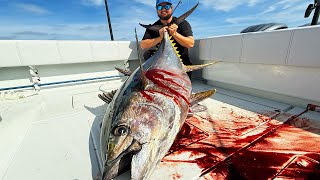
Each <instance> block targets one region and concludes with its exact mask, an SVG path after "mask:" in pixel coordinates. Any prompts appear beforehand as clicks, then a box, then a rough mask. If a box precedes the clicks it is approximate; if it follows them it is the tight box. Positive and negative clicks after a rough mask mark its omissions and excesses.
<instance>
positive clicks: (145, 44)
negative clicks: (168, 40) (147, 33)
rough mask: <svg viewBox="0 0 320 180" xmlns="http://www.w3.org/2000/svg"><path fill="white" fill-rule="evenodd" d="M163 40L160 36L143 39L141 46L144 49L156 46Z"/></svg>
mask: <svg viewBox="0 0 320 180" xmlns="http://www.w3.org/2000/svg"><path fill="white" fill-rule="evenodd" d="M161 41H162V38H160V37H157V38H154V39H145V40H142V41H141V43H140V46H141V48H142V49H149V48H152V47H154V46H156V45H157V44H159V43H160V42H161Z"/></svg>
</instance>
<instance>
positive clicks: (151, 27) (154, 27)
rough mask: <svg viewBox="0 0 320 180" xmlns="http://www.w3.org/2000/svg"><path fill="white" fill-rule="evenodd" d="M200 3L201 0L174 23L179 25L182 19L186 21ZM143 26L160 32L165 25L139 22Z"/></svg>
mask: <svg viewBox="0 0 320 180" xmlns="http://www.w3.org/2000/svg"><path fill="white" fill-rule="evenodd" d="M198 5H199V2H198V3H197V4H196V5H195V6H194V7H193V8H191V9H190V10H189V11H187V12H186V13H184V14H183V15H181V16H180V17H178V19H177V20H176V21H174V22H173V23H175V24H176V25H179V24H180V23H181V22H182V21H184V20H185V19H186V18H187V17H188V16H189V15H190V14H191V13H192V12H193V11H194V10H195V9H196V8H197V7H198ZM139 24H140V25H141V26H142V27H144V28H146V29H150V30H152V31H155V32H159V30H160V29H161V28H163V27H164V25H151V24H150V25H144V24H141V23H139Z"/></svg>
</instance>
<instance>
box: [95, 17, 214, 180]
mask: <svg viewBox="0 0 320 180" xmlns="http://www.w3.org/2000/svg"><path fill="white" fill-rule="evenodd" d="M182 18H185V17H182ZM180 20H181V18H180ZM201 67H203V65H200V66H193V67H187V66H184V65H183V64H182V63H181V61H180V58H179V57H178V55H177V53H176V50H175V48H174V47H173V45H172V43H171V41H170V38H169V35H168V34H167V33H165V35H164V39H163V41H162V44H161V46H160V47H159V49H158V51H157V52H156V53H155V54H154V55H153V56H152V57H151V58H150V59H148V60H147V61H146V62H145V63H144V64H143V65H142V66H141V67H140V68H137V69H136V70H135V71H134V72H133V73H128V74H131V75H130V76H129V78H128V79H127V80H126V81H125V83H124V84H123V85H122V87H121V88H120V89H119V90H117V91H113V92H111V93H108V94H104V95H102V96H100V97H102V99H103V97H104V99H105V101H106V102H108V103H109V105H108V108H107V111H106V114H105V117H104V120H103V123H102V127H101V155H102V161H103V165H104V172H103V177H102V178H103V179H104V180H108V179H112V178H114V177H116V176H118V175H119V174H121V173H122V172H123V171H126V170H127V168H128V167H130V165H131V179H134V180H140V179H148V177H150V175H151V174H152V172H153V170H154V169H155V167H156V166H157V164H158V163H159V162H160V161H161V159H162V158H163V157H164V156H165V154H166V153H167V152H168V150H169V149H170V147H171V145H172V143H173V141H174V139H175V137H176V135H177V134H178V132H179V130H180V128H181V127H182V125H183V123H184V122H185V119H186V117H187V114H188V112H189V108H190V106H191V105H193V104H195V103H196V102H198V101H200V100H202V99H204V98H206V97H209V96H211V95H212V94H213V93H214V90H212V91H206V92H203V93H198V94H193V95H192V94H191V89H192V85H191V81H190V79H189V77H188V75H187V73H186V72H187V71H191V70H194V69H199V68H201Z"/></svg>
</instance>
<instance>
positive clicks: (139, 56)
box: [134, 28, 147, 88]
mask: <svg viewBox="0 0 320 180" xmlns="http://www.w3.org/2000/svg"><path fill="white" fill-rule="evenodd" d="M134 32H135V34H136V43H137V52H138V59H139V64H140V71H141V80H142V83H143V87H144V88H145V87H146V86H147V77H146V75H145V72H144V69H143V66H142V60H141V51H140V45H139V40H138V35H137V28H135V29H134Z"/></svg>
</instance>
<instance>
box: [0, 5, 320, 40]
mask: <svg viewBox="0 0 320 180" xmlns="http://www.w3.org/2000/svg"><path fill="white" fill-rule="evenodd" d="M313 1H314V0H236V1H232V0H231V1H230V0H182V3H181V4H180V5H179V6H178V8H177V10H176V11H175V12H174V16H177V17H178V16H180V15H182V14H183V13H185V12H186V11H188V10H189V9H190V8H192V7H193V6H194V5H196V4H197V2H199V3H200V4H199V6H198V8H197V9H196V10H195V11H194V13H193V14H191V15H190V16H189V17H188V18H187V21H188V22H189V23H190V24H191V26H192V30H193V33H194V37H195V39H202V38H206V37H213V36H221V35H230V34H238V33H239V32H240V31H241V30H243V29H245V28H246V27H248V26H251V25H256V24H262V23H270V22H275V23H284V24H286V25H287V26H288V27H289V28H294V27H297V26H300V25H303V24H306V23H310V22H311V19H312V15H313V13H312V15H310V17H309V18H304V13H305V10H306V8H307V6H308V4H311V3H313ZM178 2H179V0H173V5H174V6H176V5H177V4H178ZM108 6H109V12H110V17H111V23H112V29H113V35H114V39H115V40H118V41H126V40H130V41H132V40H134V39H135V35H134V28H135V27H136V28H137V32H138V37H139V39H141V38H142V36H143V34H144V31H145V29H144V28H142V27H140V26H139V23H143V24H152V23H154V22H155V21H157V20H158V16H157V15H156V10H155V0H108ZM0 14H1V16H0V27H1V28H0V40H98V41H106V40H107V41H109V40H110V34H109V28H108V21H107V16H106V10H105V4H104V0H0Z"/></svg>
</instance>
